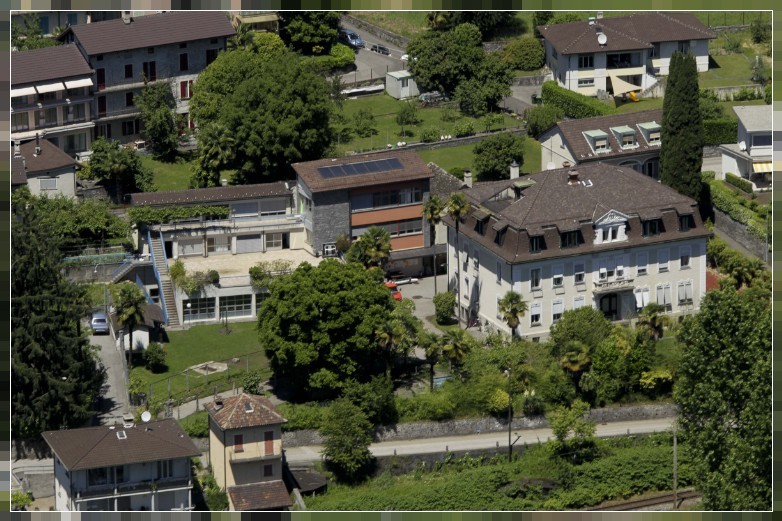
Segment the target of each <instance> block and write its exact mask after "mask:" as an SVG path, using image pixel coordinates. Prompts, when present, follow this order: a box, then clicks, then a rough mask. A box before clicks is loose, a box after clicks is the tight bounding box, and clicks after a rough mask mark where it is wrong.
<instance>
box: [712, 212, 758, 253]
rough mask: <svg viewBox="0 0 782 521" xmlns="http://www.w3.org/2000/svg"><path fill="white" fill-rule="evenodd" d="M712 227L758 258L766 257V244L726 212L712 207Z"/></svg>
mask: <svg viewBox="0 0 782 521" xmlns="http://www.w3.org/2000/svg"><path fill="white" fill-rule="evenodd" d="M714 227H715V228H716V229H718V230H719V231H721V232H722V233H724V234H725V235H727V236H729V237H730V238H731V239H733V240H734V241H736V242H737V243H739V244H741V245H742V246H744V247H745V248H746V249H748V250H749V251H750V252H752V253H753V254H755V255H757V257H758V258H759V259H765V258H766V244H765V243H764V242H763V241H760V240H758V239H757V238H756V237H753V236H752V235H750V233H749V230H747V227H746V226H745V225H743V224H741V223H740V222H737V221H734V220H733V219H732V218H731V217H730V216H729V215H728V214H726V213H723V212H721V211H719V210H718V209H716V208H715V209H714Z"/></svg>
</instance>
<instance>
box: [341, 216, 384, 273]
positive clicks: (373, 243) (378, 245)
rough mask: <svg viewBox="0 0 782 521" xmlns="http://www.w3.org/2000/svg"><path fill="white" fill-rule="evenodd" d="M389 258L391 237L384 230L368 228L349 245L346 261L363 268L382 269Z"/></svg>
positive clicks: (374, 227)
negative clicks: (356, 263) (374, 267)
mask: <svg viewBox="0 0 782 521" xmlns="http://www.w3.org/2000/svg"><path fill="white" fill-rule="evenodd" d="M390 256H391V235H390V234H389V233H388V231H387V230H386V229H385V228H381V227H379V226H370V227H369V229H368V230H367V231H366V232H364V234H363V235H361V237H359V238H358V239H356V240H355V241H353V244H351V245H350V249H349V250H348V253H347V255H346V256H345V257H346V259H347V260H348V261H350V262H359V263H361V264H362V265H364V266H365V267H367V268H369V267H371V266H377V267H383V265H385V263H386V262H388V258H389V257H390Z"/></svg>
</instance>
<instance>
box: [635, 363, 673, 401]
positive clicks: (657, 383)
mask: <svg viewBox="0 0 782 521" xmlns="http://www.w3.org/2000/svg"><path fill="white" fill-rule="evenodd" d="M639 383H640V384H641V388H642V389H643V390H644V391H645V392H647V393H649V394H652V395H655V394H664V393H666V392H668V391H670V387H671V385H672V383H673V375H672V374H671V372H670V371H669V370H668V369H654V370H652V371H644V372H642V373H641V379H640V381H639Z"/></svg>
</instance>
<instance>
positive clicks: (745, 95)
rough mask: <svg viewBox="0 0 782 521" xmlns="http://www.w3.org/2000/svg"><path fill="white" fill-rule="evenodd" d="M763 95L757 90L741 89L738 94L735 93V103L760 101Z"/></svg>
mask: <svg viewBox="0 0 782 521" xmlns="http://www.w3.org/2000/svg"><path fill="white" fill-rule="evenodd" d="M761 97H762V94H760V93H759V92H758V90H757V89H755V88H750V87H741V88H740V89H739V90H738V91H737V92H734V93H733V101H752V100H756V99H760V98H761Z"/></svg>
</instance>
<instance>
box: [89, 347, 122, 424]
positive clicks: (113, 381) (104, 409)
mask: <svg viewBox="0 0 782 521" xmlns="http://www.w3.org/2000/svg"><path fill="white" fill-rule="evenodd" d="M90 343H91V344H93V345H96V346H99V347H100V351H99V355H100V360H101V363H102V364H103V367H105V368H106V381H105V382H104V384H103V388H102V389H101V397H100V400H99V403H98V408H99V410H100V414H99V415H98V420H99V421H100V423H101V424H102V425H107V424H110V423H114V422H115V420H118V419H119V420H121V418H122V415H123V414H125V413H127V412H128V411H129V408H128V388H127V385H125V376H124V374H123V372H124V366H123V363H122V356H123V353H121V352H120V350H119V348H118V347H117V346H116V344H115V343H114V339H113V338H112V337H111V335H95V336H90Z"/></svg>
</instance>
